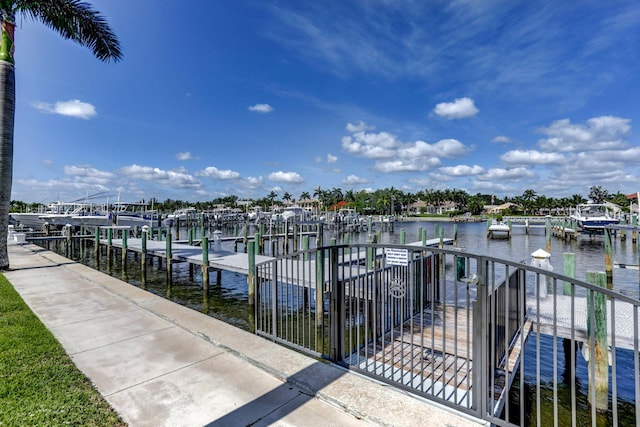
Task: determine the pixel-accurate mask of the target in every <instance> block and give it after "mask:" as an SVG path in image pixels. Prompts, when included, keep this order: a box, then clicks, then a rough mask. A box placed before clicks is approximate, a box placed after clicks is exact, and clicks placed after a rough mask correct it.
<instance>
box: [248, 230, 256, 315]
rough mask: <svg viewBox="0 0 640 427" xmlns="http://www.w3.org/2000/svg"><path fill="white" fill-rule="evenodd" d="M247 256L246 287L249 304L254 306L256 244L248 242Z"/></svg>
mask: <svg viewBox="0 0 640 427" xmlns="http://www.w3.org/2000/svg"><path fill="white" fill-rule="evenodd" d="M247 246H248V248H247V255H248V261H249V271H248V273H247V285H248V286H249V304H250V305H253V304H254V298H255V296H256V281H255V277H254V274H255V269H256V248H255V246H256V242H255V241H252V242H248V244H247Z"/></svg>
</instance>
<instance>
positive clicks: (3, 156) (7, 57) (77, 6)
mask: <svg viewBox="0 0 640 427" xmlns="http://www.w3.org/2000/svg"><path fill="white" fill-rule="evenodd" d="M17 14H22V15H23V16H24V17H26V18H27V19H33V20H34V21H40V22H42V23H43V24H45V25H46V26H47V27H49V28H51V29H52V30H54V31H56V32H58V33H59V34H60V35H61V36H62V37H64V38H65V39H68V40H73V41H75V42H76V43H78V44H80V45H81V46H85V47H88V48H89V49H91V51H92V52H93V54H94V55H95V56H96V58H98V59H99V60H101V61H104V62H108V61H111V60H113V61H118V60H119V59H121V58H122V52H121V51H120V42H119V41H118V38H117V37H116V35H115V33H114V32H113V31H112V30H111V28H110V27H109V24H107V22H106V20H105V19H104V18H103V17H102V16H101V15H100V14H99V13H98V12H97V11H95V10H93V9H92V8H91V5H89V4H88V3H86V2H82V1H79V0H48V1H42V0H0V19H1V20H2V37H1V39H0V103H1V104H2V105H0V127H1V128H0V270H6V269H8V268H9V256H8V254H7V227H8V224H9V203H10V200H11V181H12V179H13V131H14V117H15V104H16V93H15V76H16V74H15V67H14V58H13V52H14V43H13V42H14V34H15V28H16V19H15V18H16V15H17Z"/></svg>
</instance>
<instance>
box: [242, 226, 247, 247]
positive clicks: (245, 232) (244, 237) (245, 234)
mask: <svg viewBox="0 0 640 427" xmlns="http://www.w3.org/2000/svg"><path fill="white" fill-rule="evenodd" d="M248 241H249V227H245V228H244V235H243V236H242V250H243V251H244V253H248V252H247V251H248V249H247V242H248Z"/></svg>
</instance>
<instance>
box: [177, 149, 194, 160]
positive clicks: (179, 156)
mask: <svg viewBox="0 0 640 427" xmlns="http://www.w3.org/2000/svg"><path fill="white" fill-rule="evenodd" d="M176 159H178V160H190V159H191V153H190V152H188V151H185V152H184V153H178V154H176Z"/></svg>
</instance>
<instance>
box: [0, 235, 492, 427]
mask: <svg viewBox="0 0 640 427" xmlns="http://www.w3.org/2000/svg"><path fill="white" fill-rule="evenodd" d="M8 249H9V257H10V261H11V270H10V271H7V272H5V273H4V274H5V276H6V277H7V279H8V280H9V281H10V282H11V284H12V285H13V286H14V288H15V289H16V290H17V291H18V292H19V293H20V295H21V296H22V298H23V299H24V301H25V302H26V303H27V304H28V305H29V306H30V307H31V309H32V310H33V311H34V313H35V314H36V315H37V316H38V317H39V318H40V319H41V320H42V322H43V323H44V324H45V326H46V327H47V328H48V329H49V330H50V331H51V332H52V333H53V334H54V336H55V337H56V338H57V339H58V341H60V343H61V344H62V345H63V347H64V348H65V350H66V352H67V353H68V354H69V355H70V357H71V359H72V360H73V362H74V363H75V364H76V366H77V367H78V368H79V369H80V370H81V371H83V372H84V373H85V375H87V377H88V378H89V379H90V380H91V382H92V383H93V384H94V386H95V387H96V388H97V389H98V391H99V392H100V393H101V394H102V395H103V396H104V398H105V399H106V400H107V401H108V402H109V403H110V404H111V405H112V406H113V408H114V409H115V410H116V411H117V412H118V413H119V414H120V416H121V417H122V419H123V420H124V421H125V422H126V423H128V424H129V425H131V426H154V427H155V426H194V425H202V426H204V425H207V426H220V427H222V426H239V425H252V426H267V425H290V426H295V425H314V426H338V425H339V426H369V425H378V426H382V425H394V426H414V425H416V423H417V422H419V421H418V420H422V421H423V422H425V423H428V422H429V420H432V421H433V423H434V424H437V425H450V426H479V425H484V423H482V422H480V421H479V420H475V419H472V418H470V417H468V416H466V415H464V414H459V413H456V412H455V411H453V410H451V409H448V408H445V407H443V406H441V405H435V404H432V403H429V402H428V401H425V400H422V399H419V398H416V397H414V396H411V395H409V394H407V393H405V392H402V391H400V390H396V389H394V388H392V387H389V386H387V385H382V384H380V383H378V382H375V381H372V380H370V379H368V378H365V377H363V376H360V375H357V374H354V373H352V372H349V371H346V370H344V369H341V368H339V367H337V366H334V365H331V364H328V363H325V362H320V361H318V360H316V359H314V358H311V357H308V356H305V355H302V354H300V353H298V352H295V351H293V350H290V349H287V348H285V347H283V346H281V345H278V344H276V343H274V342H271V341H269V340H266V339H263V338H261V337H259V336H257V335H254V334H252V333H249V332H246V331H243V330H241V329H238V328H236V327H233V326H231V325H228V324H226V323H224V322H222V321H220V320H217V319H214V318H212V317H209V316H207V315H205V314H202V313H199V312H197V311H194V310H192V309H189V308H187V307H183V306H180V305H178V304H176V303H173V302H171V301H168V300H166V299H164V298H162V297H160V296H157V295H153V294H151V293H149V292H147V291H145V290H142V289H140V288H137V287H135V286H133V285H130V284H128V283H125V282H123V281H121V280H119V279H116V278H114V277H111V276H109V275H106V274H104V273H101V272H99V271H96V270H94V269H92V268H91V267H87V266H84V265H82V264H80V263H77V262H74V261H71V260H69V259H67V258H64V257H62V256H60V255H57V254H55V253H53V252H50V251H47V250H45V249H42V248H41V247H38V246H35V245H32V244H11V245H9V247H8Z"/></svg>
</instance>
